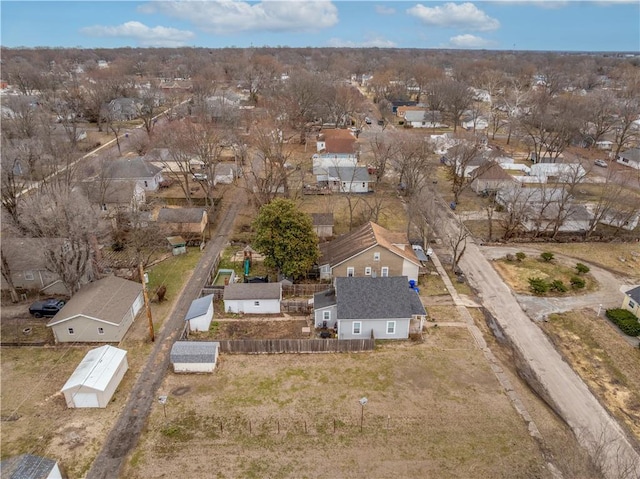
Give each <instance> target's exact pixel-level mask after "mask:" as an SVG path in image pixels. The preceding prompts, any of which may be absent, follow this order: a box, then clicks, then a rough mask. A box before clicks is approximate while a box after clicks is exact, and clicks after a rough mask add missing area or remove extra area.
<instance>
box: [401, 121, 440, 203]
mask: <svg viewBox="0 0 640 479" xmlns="http://www.w3.org/2000/svg"><path fill="white" fill-rule="evenodd" d="M391 141H392V142H393V151H394V157H393V158H392V164H393V166H394V168H395V170H396V171H397V172H398V173H399V176H400V177H399V186H400V189H401V190H402V191H404V194H405V196H408V197H411V196H413V194H414V193H415V192H417V191H419V190H420V189H421V188H422V187H423V186H424V184H425V183H426V181H427V179H428V178H429V176H430V175H431V174H433V170H434V167H433V165H432V164H431V162H430V157H431V155H432V150H431V145H430V144H429V143H427V142H426V141H424V139H423V138H421V137H418V136H415V135H410V134H408V133H406V132H399V133H396V134H395V135H394V136H393V137H392V139H391Z"/></svg>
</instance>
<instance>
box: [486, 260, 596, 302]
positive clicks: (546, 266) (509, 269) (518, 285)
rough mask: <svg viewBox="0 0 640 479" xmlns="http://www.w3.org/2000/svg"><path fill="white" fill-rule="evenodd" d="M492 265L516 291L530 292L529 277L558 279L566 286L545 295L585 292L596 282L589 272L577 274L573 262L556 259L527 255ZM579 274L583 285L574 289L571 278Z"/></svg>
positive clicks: (591, 289) (591, 288)
mask: <svg viewBox="0 0 640 479" xmlns="http://www.w3.org/2000/svg"><path fill="white" fill-rule="evenodd" d="M493 265H494V267H495V268H496V269H497V270H498V272H499V273H500V276H502V277H503V278H504V279H505V281H507V283H508V284H509V285H510V286H511V288H512V289H513V290H514V291H516V292H517V293H524V294H526V293H531V290H530V288H529V281H528V279H529V278H542V279H544V280H546V281H547V282H549V283H550V282H552V281H554V280H560V281H562V282H563V283H564V285H565V286H566V287H567V288H568V291H567V292H566V293H554V292H553V291H549V292H548V293H546V294H545V296H564V295H569V294H575V293H576V292H578V293H587V292H591V291H593V290H594V289H595V288H596V286H597V282H596V281H595V279H594V278H593V277H592V276H591V275H590V274H589V273H586V274H582V275H578V274H577V271H576V269H575V267H574V266H575V264H574V265H572V266H569V265H564V264H559V263H558V262H557V261H555V260H554V261H544V260H542V259H541V258H540V257H531V256H527V257H526V258H524V259H523V260H522V261H517V260H514V261H508V260H506V259H500V260H497V261H494V262H493ZM574 276H580V277H581V278H582V279H583V280H584V281H585V287H584V288H582V289H578V290H574V289H572V288H571V278H572V277H574Z"/></svg>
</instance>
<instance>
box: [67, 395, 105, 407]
mask: <svg viewBox="0 0 640 479" xmlns="http://www.w3.org/2000/svg"><path fill="white" fill-rule="evenodd" d="M73 403H74V404H75V405H76V407H100V404H98V395H97V394H95V393H77V394H74V395H73Z"/></svg>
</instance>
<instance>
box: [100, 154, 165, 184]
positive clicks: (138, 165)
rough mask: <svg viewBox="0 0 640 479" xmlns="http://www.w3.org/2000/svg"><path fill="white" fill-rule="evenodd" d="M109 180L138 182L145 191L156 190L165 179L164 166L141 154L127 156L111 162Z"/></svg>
mask: <svg viewBox="0 0 640 479" xmlns="http://www.w3.org/2000/svg"><path fill="white" fill-rule="evenodd" d="M105 177H106V178H108V180H107V181H127V182H132V181H133V182H136V183H137V184H138V185H140V187H141V188H142V189H144V190H145V191H156V190H157V189H158V188H159V186H160V183H161V182H162V181H163V179H164V178H163V177H162V168H160V167H158V166H156V165H154V164H153V163H151V162H149V161H146V160H145V159H144V158H143V157H141V156H125V157H122V158H117V159H115V160H113V161H112V162H110V163H109V166H108V167H107V169H106V171H105Z"/></svg>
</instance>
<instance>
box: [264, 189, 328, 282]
mask: <svg viewBox="0 0 640 479" xmlns="http://www.w3.org/2000/svg"><path fill="white" fill-rule="evenodd" d="M253 228H254V230H255V232H256V235H255V238H254V241H253V247H254V248H255V249H256V250H257V251H258V252H260V253H262V254H263V255H264V256H265V260H264V262H265V265H266V266H267V267H270V268H275V269H276V270H277V271H278V272H279V273H282V274H283V275H285V276H287V277H293V278H299V277H300V276H302V275H304V274H305V273H307V272H308V271H309V270H310V269H311V268H312V267H313V265H314V264H315V263H316V261H317V260H318V256H319V250H318V236H317V235H316V233H315V231H314V230H313V223H312V222H311V217H310V216H309V215H307V214H306V213H304V212H302V211H300V210H299V209H298V208H297V207H296V204H295V203H294V202H293V201H291V200H288V199H280V198H278V199H275V200H273V201H271V202H270V203H268V204H266V205H264V206H262V207H261V208H260V212H259V213H258V217H257V218H256V219H255V221H254V222H253Z"/></svg>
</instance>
